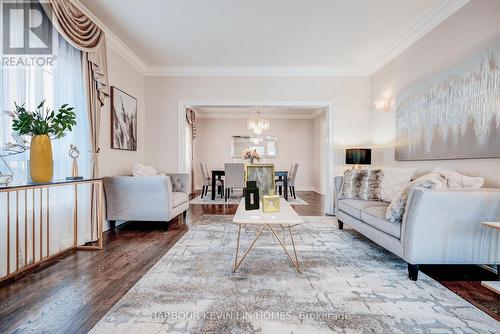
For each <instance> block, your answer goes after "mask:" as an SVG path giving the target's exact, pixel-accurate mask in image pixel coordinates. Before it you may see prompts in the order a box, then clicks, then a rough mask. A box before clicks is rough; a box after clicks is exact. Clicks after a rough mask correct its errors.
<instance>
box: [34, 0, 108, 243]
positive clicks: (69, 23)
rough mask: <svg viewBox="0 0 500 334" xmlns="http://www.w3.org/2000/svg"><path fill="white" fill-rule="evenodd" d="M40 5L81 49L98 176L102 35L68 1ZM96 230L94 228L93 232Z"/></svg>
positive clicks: (104, 75) (104, 88)
mask: <svg viewBox="0 0 500 334" xmlns="http://www.w3.org/2000/svg"><path fill="white" fill-rule="evenodd" d="M41 5H42V7H43V9H44V11H45V13H46V14H47V16H48V17H49V19H50V20H51V22H52V24H53V26H54V27H55V28H56V29H57V31H58V32H59V33H60V34H61V35H62V36H63V37H64V38H65V39H66V40H67V41H68V42H69V43H70V44H71V45H73V46H74V47H75V48H77V49H78V50H80V51H82V53H83V57H82V70H83V76H84V80H85V84H84V87H85V90H86V94H87V105H88V107H87V112H88V117H89V125H90V131H89V133H90V143H91V149H92V152H91V158H92V171H91V173H92V177H98V176H99V129H100V120H101V107H102V106H103V105H104V100H105V99H106V97H108V96H109V84H108V68H107V57H106V37H105V36H104V31H102V30H101V29H100V28H99V27H98V26H97V25H96V24H95V23H94V22H93V21H92V20H91V19H90V18H88V17H87V16H86V15H85V14H84V13H82V12H81V11H80V10H79V9H78V8H77V7H76V6H75V5H74V4H72V3H71V2H70V1H69V0H48V1H43V2H41ZM97 191H98V189H96V188H95V187H94V185H92V186H91V195H90V196H91V198H90V203H91V204H90V205H91V212H93V211H94V210H93V207H94V206H96V205H97V197H98V196H96V192H97ZM97 219H98V218H97V217H95V216H94V215H92V216H91V217H90V228H91V232H90V233H91V239H92V240H95V239H94V226H95V227H96V228H97V229H98V227H97V226H98V224H94V222H97ZM97 232H98V231H97Z"/></svg>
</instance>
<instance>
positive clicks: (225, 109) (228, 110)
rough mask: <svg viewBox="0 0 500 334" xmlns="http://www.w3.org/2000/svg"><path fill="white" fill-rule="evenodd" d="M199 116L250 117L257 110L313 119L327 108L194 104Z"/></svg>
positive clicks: (269, 114) (266, 114) (268, 114)
mask: <svg viewBox="0 0 500 334" xmlns="http://www.w3.org/2000/svg"><path fill="white" fill-rule="evenodd" d="M191 108H192V109H193V110H195V111H196V117H199V118H249V117H253V116H255V115H256V113H257V111H258V112H260V113H261V116H262V117H263V118H269V119H313V118H316V117H318V116H319V115H321V114H322V113H323V112H324V111H325V109H324V108H317V107H265V106H261V107H253V106H192V107H191Z"/></svg>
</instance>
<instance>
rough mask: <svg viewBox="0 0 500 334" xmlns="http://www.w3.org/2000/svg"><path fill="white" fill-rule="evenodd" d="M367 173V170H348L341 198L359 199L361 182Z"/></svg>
mask: <svg viewBox="0 0 500 334" xmlns="http://www.w3.org/2000/svg"><path fill="white" fill-rule="evenodd" d="M367 172H368V171H367V170H365V169H347V170H346V171H345V172H344V179H343V182H342V189H340V193H339V198H359V192H360V189H361V180H362V178H363V177H364V176H365V175H366V174H367Z"/></svg>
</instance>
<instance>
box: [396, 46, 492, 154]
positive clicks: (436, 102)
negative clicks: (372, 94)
mask: <svg viewBox="0 0 500 334" xmlns="http://www.w3.org/2000/svg"><path fill="white" fill-rule="evenodd" d="M396 106H397V107H396V152H395V158H396V160H399V161H402V160H441V159H479V158H498V157H500V45H497V46H495V47H492V48H489V49H487V50H485V51H483V52H481V53H480V54H478V55H476V56H474V57H471V58H470V59H468V60H466V61H464V62H462V63H460V64H458V65H455V66H452V67H450V68H448V69H447V70H445V71H443V72H441V73H439V74H438V75H436V76H434V77H433V78H431V79H430V80H427V81H425V82H423V83H420V84H418V85H416V86H414V87H412V88H410V89H408V90H407V91H405V92H403V93H401V94H400V95H399V96H398V97H397V100H396Z"/></svg>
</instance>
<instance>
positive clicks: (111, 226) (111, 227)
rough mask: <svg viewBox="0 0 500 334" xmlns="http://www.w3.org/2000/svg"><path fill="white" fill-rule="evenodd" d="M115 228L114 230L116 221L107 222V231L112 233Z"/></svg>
mask: <svg viewBox="0 0 500 334" xmlns="http://www.w3.org/2000/svg"><path fill="white" fill-rule="evenodd" d="M115 228H116V220H110V221H109V229H110V230H111V231H114V230H115Z"/></svg>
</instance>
